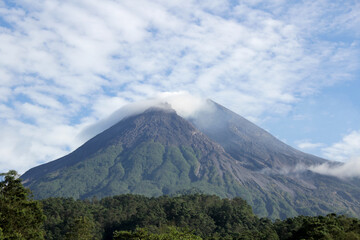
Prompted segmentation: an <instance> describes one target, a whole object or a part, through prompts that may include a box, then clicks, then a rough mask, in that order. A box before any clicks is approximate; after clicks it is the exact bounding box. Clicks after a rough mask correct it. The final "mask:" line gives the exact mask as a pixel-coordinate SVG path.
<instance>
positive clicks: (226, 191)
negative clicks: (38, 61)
mask: <svg viewBox="0 0 360 240" xmlns="http://www.w3.org/2000/svg"><path fill="white" fill-rule="evenodd" d="M207 105H208V106H210V108H207V110H200V111H198V113H197V114H195V115H193V116H191V117H187V118H186V119H185V118H183V117H181V116H179V115H178V114H177V112H176V111H175V110H173V109H172V108H171V106H170V105H168V104H165V105H164V104H163V105H162V106H161V107H159V106H154V107H150V108H148V109H146V110H145V111H143V112H141V113H137V114H133V115H130V116H127V117H125V118H123V119H121V120H120V121H119V122H117V123H116V124H115V125H113V126H111V127H110V128H108V129H106V130H105V131H103V132H101V133H99V134H98V135H96V136H95V137H93V138H92V139H90V140H89V141H87V142H86V143H85V144H83V145H82V146H81V147H79V148H78V149H76V150H75V151H74V152H72V153H70V154H68V155H66V156H64V157H62V158H60V159H57V160H55V161H52V162H49V163H46V164H43V165H40V166H37V167H35V168H32V169H30V170H29V171H27V172H26V173H25V174H24V175H22V176H21V179H22V180H23V183H24V185H25V186H27V187H29V188H30V189H31V190H32V192H33V193H34V196H35V198H38V199H43V198H48V197H73V198H75V199H87V198H92V197H95V196H96V197H98V198H101V197H105V196H113V195H118V194H126V193H132V194H142V195H146V196H159V195H174V194H182V193H189V192H199V193H205V194H215V195H218V196H221V197H226V198H232V197H236V196H238V197H241V198H243V199H245V200H246V201H247V202H248V203H249V204H250V205H251V206H252V208H253V211H254V212H255V213H256V214H257V215H259V216H261V217H264V216H266V217H270V218H271V219H277V218H280V219H284V218H286V217H293V216H296V215H321V214H327V213H330V212H336V213H339V214H347V215H350V216H357V217H359V216H360V204H359V203H360V202H359V200H358V199H360V187H359V186H360V184H359V183H358V181H357V180H353V179H352V180H346V179H338V178H336V177H333V176H326V175H320V174H317V173H315V172H312V171H310V170H308V169H309V167H310V166H315V165H319V164H322V163H326V162H328V161H327V160H325V159H322V158H318V157H316V156H313V155H310V154H306V153H303V152H301V151H298V150H296V149H294V148H292V147H290V146H288V145H286V144H285V143H283V142H281V141H279V140H278V139H276V138H275V137H274V136H272V135H271V134H270V133H268V132H266V131H265V130H263V129H261V128H260V127H258V126H256V125H255V124H253V123H251V122H249V121H248V120H246V119H245V118H243V117H241V116H239V115H238V114H236V113H234V112H232V111H230V110H229V109H227V108H225V107H223V106H221V105H219V104H217V103H215V102H213V101H211V100H208V101H207ZM209 109H210V110H209Z"/></svg>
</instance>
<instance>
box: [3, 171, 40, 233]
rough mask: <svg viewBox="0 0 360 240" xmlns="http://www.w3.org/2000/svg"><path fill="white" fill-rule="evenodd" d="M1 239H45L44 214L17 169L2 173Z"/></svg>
mask: <svg viewBox="0 0 360 240" xmlns="http://www.w3.org/2000/svg"><path fill="white" fill-rule="evenodd" d="M0 177H1V178H3V180H2V181H1V182H0V239H44V230H43V221H44V215H43V212H42V209H41V206H40V204H39V202H37V201H34V200H31V199H30V197H29V196H30V191H29V190H28V189H26V188H24V187H23V185H22V184H21V180H20V179H19V178H18V174H17V173H16V171H13V170H12V171H9V172H8V173H2V174H0Z"/></svg>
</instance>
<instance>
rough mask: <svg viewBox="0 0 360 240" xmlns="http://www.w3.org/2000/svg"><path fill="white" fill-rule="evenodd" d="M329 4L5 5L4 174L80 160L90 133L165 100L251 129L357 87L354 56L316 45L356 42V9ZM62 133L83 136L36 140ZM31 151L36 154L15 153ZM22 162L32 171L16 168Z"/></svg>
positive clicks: (342, 47)
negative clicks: (247, 122) (196, 102)
mask: <svg viewBox="0 0 360 240" xmlns="http://www.w3.org/2000/svg"><path fill="white" fill-rule="evenodd" d="M328 3H329V2H328V1H321V3H313V4H310V3H298V4H295V5H294V4H288V3H287V2H285V1H276V2H274V1H256V2H252V1H250V2H247V3H246V2H243V3H241V4H239V5H238V6H235V7H231V4H230V2H225V3H224V2H222V1H210V2H209V3H200V2H196V1H190V0H189V1H161V0H158V1H155V0H154V1H145V0H140V1H136V2H135V1H131V0H125V1H120V2H119V1H110V0H103V1H98V0H80V1H76V2H74V1H68V0H62V1H60V0H53V1H49V0H41V1H37V2H34V1H29V0H21V1H18V2H17V5H16V6H15V7H11V6H6V4H5V3H2V4H1V5H0V14H1V16H2V18H3V19H4V21H6V22H7V25H4V26H3V27H1V28H0V111H1V112H0V118H1V119H3V121H2V122H1V129H7V131H8V132H9V133H8V134H7V135H9V136H10V138H11V139H13V141H12V142H13V145H11V146H9V145H0V152H1V151H3V152H4V154H5V155H4V156H6V157H7V158H9V159H13V160H12V161H14V163H13V165H6V164H5V163H4V164H1V165H0V170H1V169H7V168H9V166H11V167H14V168H17V166H18V168H20V166H28V167H29V166H34V165H35V164H37V163H38V162H39V161H40V162H44V161H49V160H52V158H53V157H54V156H55V155H56V154H54V155H51V154H50V151H54V152H57V153H59V152H64V149H74V147H75V146H76V144H74V142H77V140H70V139H68V138H70V137H71V136H73V138H74V139H75V137H74V136H75V134H74V133H78V132H80V131H81V130H82V129H83V128H84V127H85V126H89V125H91V124H92V123H94V122H95V121H97V120H98V119H99V118H103V117H105V116H107V115H109V114H110V113H111V112H112V111H114V110H116V109H118V108H119V107H121V105H124V104H125V103H128V102H133V101H138V100H143V99H147V98H151V97H156V96H157V95H158V93H159V92H181V91H185V92H189V93H191V94H195V95H197V96H201V97H205V98H212V99H214V100H215V101H218V102H219V103H221V104H224V105H225V106H227V107H229V108H231V109H232V110H235V111H236V112H239V113H241V114H243V115H245V116H247V117H250V118H252V119H256V118H257V117H259V116H261V115H262V114H264V113H269V112H270V113H275V114H279V113H286V112H287V111H289V110H290V109H291V106H292V104H293V103H295V102H297V101H298V100H299V98H301V97H303V96H305V95H307V94H311V93H313V92H314V91H316V90H318V89H319V88H321V87H322V86H326V85H329V84H333V83H334V82H336V81H342V80H347V79H350V78H351V75H344V74H343V72H348V73H351V71H353V70H354V69H356V67H357V66H358V55H359V54H358V53H359V48H358V47H357V46H356V44H355V45H354V44H351V43H337V42H333V41H327V40H322V39H321V38H318V37H317V35H316V34H317V33H318V32H319V33H321V34H327V33H328V32H331V31H333V29H335V30H336V31H340V30H337V29H340V27H341V26H343V27H344V29H350V30H349V31H350V32H348V33H349V34H353V33H352V32H356V31H357V30H356V28H355V27H354V25H353V23H352V22H353V21H355V20H356V21H357V20H358V18H357V17H356V16H359V15H356V13H357V12H358V9H359V7H358V5H356V6H354V8H353V10H351V14H350V15H349V14H347V12H346V11H347V10H348V9H349V7H351V6H350V5H349V4H347V5H344V6H343V7H342V6H341V5H339V4H335V5H336V6H335V5H334V4H328ZM334 9H339V10H338V11H335V13H333V14H330V15H329V16H327V14H329V12H332V11H333V10H334ZM299 13H301V14H299ZM334 15H336V17H337V19H339V23H338V25H336V26H334V25H333V23H332V22H333V21H332V18H333V17H334ZM340 20H341V21H340ZM8 26H10V27H8ZM341 31H342V32H343V31H344V30H341ZM183 114H187V113H183ZM15 122H17V123H18V122H20V123H22V125H21V126H20V127H19V126H18V125H17V124H15ZM77 124H78V125H77ZM58 126H63V127H65V128H68V129H73V130H74V128H78V129H77V130H76V131H65V132H66V133H68V134H69V135H70V136H68V137H65V136H62V137H59V139H60V140H59V141H62V143H61V144H60V143H54V142H52V141H47V140H46V139H51V136H50V135H49V134H42V136H41V138H40V136H38V135H37V133H35V132H41V133H44V132H53V131H57V130H52V129H57V127H58ZM18 128H20V129H22V131H17V130H18ZM32 131H34V132H32ZM24 132H26V134H25V133H24ZM15 133H16V134H15ZM7 135H5V134H2V135H1V136H0V141H5V140H6V137H7ZM42 139H44V140H42ZM20 143H21V144H20ZM25 143H28V144H30V145H31V146H32V147H28V148H21V151H12V150H11V151H10V150H9V149H14V146H15V145H19V144H20V145H24V144H25ZM25 145H26V144H25ZM25 145H24V146H25ZM7 147H8V148H7ZM44 149H47V150H46V151H47V152H46V153H45V152H43V151H44ZM21 156H23V159H24V160H21V161H26V160H25V158H27V161H28V164H27V165H26V164H22V163H21V164H20V162H19V164H17V163H16V162H17V160H16V159H22V157H21ZM19 161H20V160H19ZM21 168H22V169H24V168H23V167H21Z"/></svg>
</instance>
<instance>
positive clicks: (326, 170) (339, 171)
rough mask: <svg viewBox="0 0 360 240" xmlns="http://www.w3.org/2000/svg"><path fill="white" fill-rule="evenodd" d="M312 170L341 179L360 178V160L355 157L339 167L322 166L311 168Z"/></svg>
mask: <svg viewBox="0 0 360 240" xmlns="http://www.w3.org/2000/svg"><path fill="white" fill-rule="evenodd" d="M310 170H311V171H313V172H317V173H320V174H325V175H330V176H335V177H339V178H352V177H360V158H359V157H354V158H351V159H349V160H348V161H347V162H345V163H341V164H338V165H330V164H322V165H318V166H313V167H310Z"/></svg>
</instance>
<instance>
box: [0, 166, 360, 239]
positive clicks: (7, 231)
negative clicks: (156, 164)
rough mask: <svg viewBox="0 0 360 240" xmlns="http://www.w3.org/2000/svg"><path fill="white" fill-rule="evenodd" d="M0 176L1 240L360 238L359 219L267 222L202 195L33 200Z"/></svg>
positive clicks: (16, 182) (243, 206)
mask: <svg viewBox="0 0 360 240" xmlns="http://www.w3.org/2000/svg"><path fill="white" fill-rule="evenodd" d="M1 176H2V181H1V183H0V189H1V192H0V239H49V240H55V239H59V240H60V239H61V240H63V239H69V240H70V239H74V240H75V239H114V240H119V239H159V240H160V239H195V240H196V239H281V240H282V239H284V240H285V239H344V240H345V239H360V221H359V220H358V219H355V218H349V217H346V216H337V215H336V214H329V215H327V216H315V217H310V216H298V217H295V218H289V219H285V220H283V221H281V220H276V221H271V220H269V219H267V218H259V217H257V216H256V215H254V213H253V212H252V209H251V207H250V206H249V205H248V204H247V203H246V202H245V201H244V200H242V199H240V198H233V199H226V198H223V199H222V198H219V197H218V196H211V195H204V194H187V195H179V196H161V197H156V198H149V197H145V196H140V195H130V194H127V195H119V196H113V197H106V198H103V199H100V200H98V199H91V200H74V199H72V198H58V197H57V198H48V199H45V200H42V201H35V200H32V197H31V194H30V192H29V190H28V189H26V188H24V187H23V186H22V184H21V180H20V179H18V178H17V174H16V172H15V171H10V172H8V173H6V174H1Z"/></svg>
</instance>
